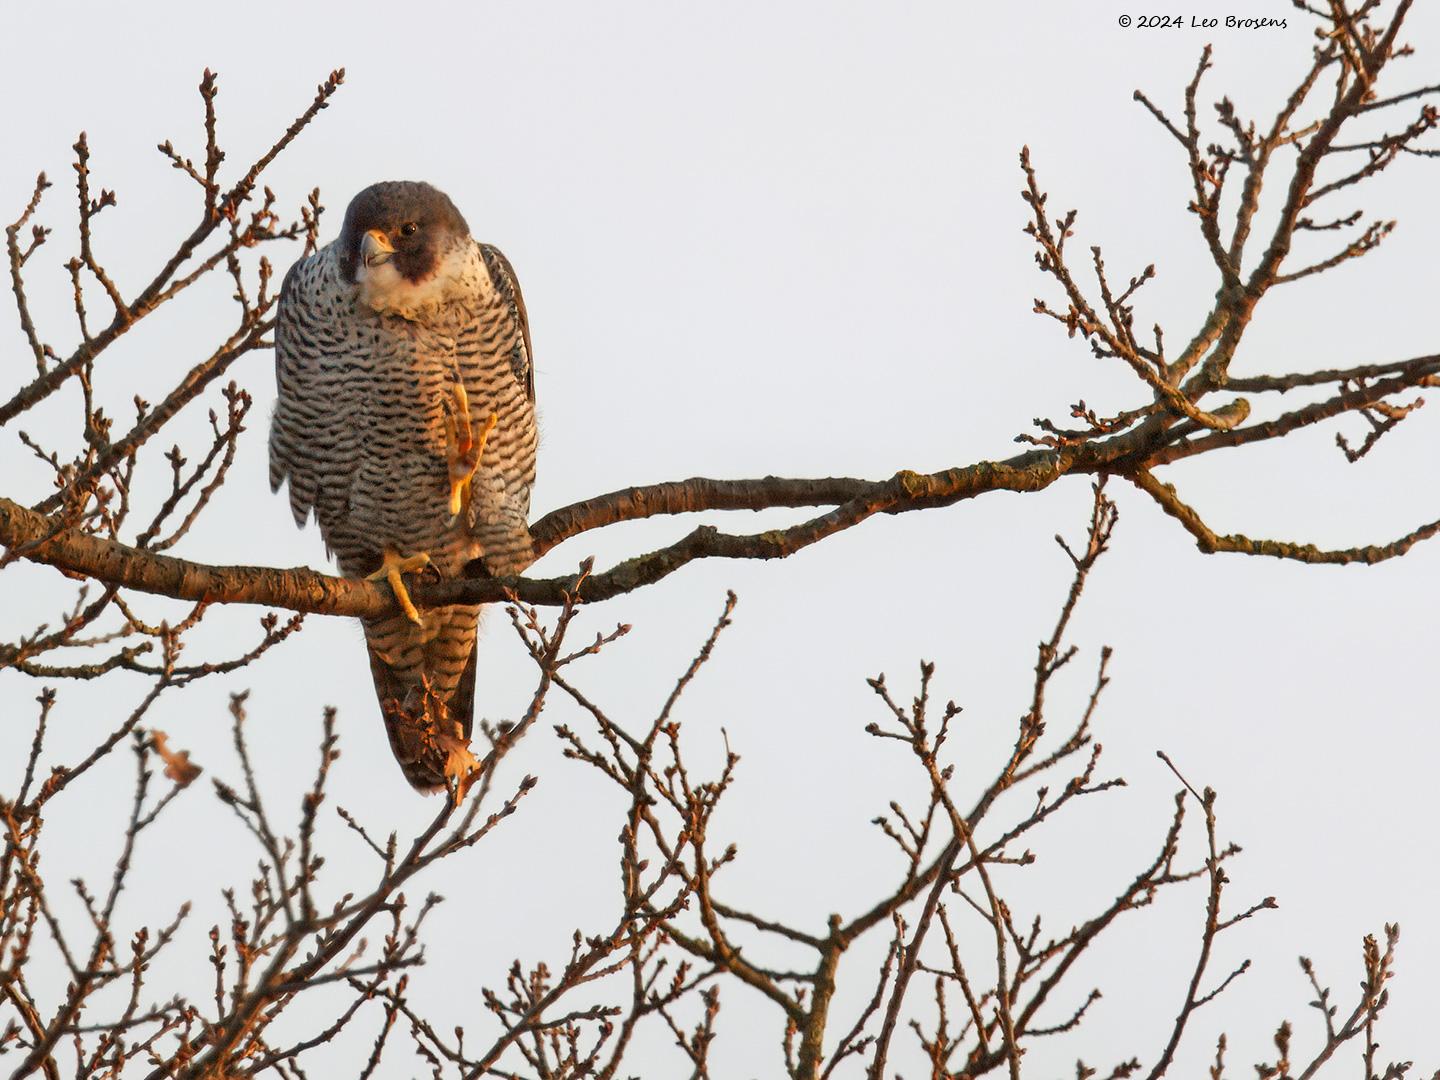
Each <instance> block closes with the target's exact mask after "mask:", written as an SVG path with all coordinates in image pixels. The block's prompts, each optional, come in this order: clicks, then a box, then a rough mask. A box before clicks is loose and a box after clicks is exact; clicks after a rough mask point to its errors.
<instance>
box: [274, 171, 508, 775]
mask: <svg viewBox="0 0 1440 1080" xmlns="http://www.w3.org/2000/svg"><path fill="white" fill-rule="evenodd" d="M275 378H276V383H277V386H278V401H277V403H276V406H275V413H274V416H273V418H272V420H271V424H270V486H271V488H272V489H273V490H279V487H280V485H281V484H282V483H284V482H288V483H289V485H290V508H291V510H292V512H293V513H294V515H295V521H296V523H297V524H299V525H302V526H303V525H304V524H305V521H306V518H307V516H308V515H310V514H314V516H315V518H316V520H317V521H318V522H319V525H320V535H321V536H322V537H323V538H324V540H325V546H326V548H327V549H328V550H329V551H330V552H331V553H332V554H333V555H334V556H335V559H336V561H337V562H338V564H339V566H340V570H341V572H342V573H343V574H345V575H346V576H349V577H361V576H363V577H366V578H369V579H370V580H372V581H374V580H383V581H386V582H388V583H389V585H390V587H391V588H392V589H393V590H394V593H395V597H396V600H397V601H398V604H399V608H400V610H399V611H398V612H397V613H396V614H394V615H391V616H388V617H385V618H380V619H367V620H364V626H365V643H366V646H367V648H368V649H369V653H370V672H371V674H372V675H373V676H374V680H375V692H376V694H377V695H378V696H379V698H380V710H381V713H382V714H383V716H384V719H385V729H386V732H387V734H388V735H389V737H390V748H391V749H392V750H393V751H394V753H395V758H396V760H397V761H399V763H400V768H401V769H402V770H403V771H404V773H405V776H406V778H407V779H408V780H409V781H410V783H411V784H413V785H414V786H415V787H416V788H418V789H420V790H422V791H434V790H437V789H439V788H442V787H444V786H446V783H447V778H451V777H453V778H456V780H457V781H458V782H459V783H460V784H461V785H462V787H461V788H460V790H463V784H464V782H465V779H466V777H467V776H468V775H469V773H470V771H471V770H472V769H473V768H474V766H475V759H474V757H472V756H471V754H470V751H469V743H470V731H471V723H472V714H473V711H474V699H475V636H476V629H477V622H478V619H479V613H480V608H479V606H478V605H475V604H459V605H455V606H451V607H440V608H432V609H429V610H426V611H423V612H422V611H418V610H416V608H415V605H414V604H413V603H412V601H411V599H410V595H409V593H408V591H407V590H406V586H405V582H404V578H403V576H402V575H405V574H418V573H421V572H422V571H423V572H426V573H432V574H438V575H439V577H441V578H442V579H443V578H454V577H459V576H463V575H466V574H469V575H472V576H473V575H474V574H475V573H477V572H479V573H482V574H489V575H496V576H499V575H505V574H516V573H519V572H521V571H522V570H524V569H525V567H526V566H528V565H529V564H530V562H531V560H532V558H533V549H532V545H531V539H530V530H529V527H528V525H527V520H528V517H529V510H530V488H531V486H532V485H533V484H534V482H535V444H536V427H535V381H534V370H533V367H532V364H531V352H530V330H529V326H528V324H527V321H526V316H525V303H524V301H523V300H522V299H521V296H520V288H519V285H518V284H517V283H516V281H515V273H514V271H513V270H512V269H511V267H510V263H509V262H508V261H507V260H506V258H505V256H504V255H502V254H500V252H499V251H498V250H496V249H495V248H493V247H491V246H490V245H488V244H481V243H478V242H476V241H475V240H474V239H472V238H471V236H470V229H469V226H467V225H466V223H465V219H464V218H463V217H462V216H461V215H460V212H459V211H458V210H457V209H456V208H455V205H454V203H452V202H451V201H450V200H449V199H448V198H447V197H446V196H445V195H444V194H442V193H441V192H440V191H438V190H436V189H435V188H433V187H431V186H430V185H429V184H424V183H417V182H412V181H389V182H385V183H379V184H374V185H372V186H370V187H368V188H366V189H365V190H364V191H362V192H360V194H358V195H356V196H355V198H354V199H353V200H352V201H351V203H350V206H349V207H348V208H347V209H346V211H345V222H344V225H343V226H342V227H341V230H340V235H339V237H338V238H337V239H336V240H334V241H333V242H332V243H330V244H328V245H327V246H325V247H323V248H321V249H320V250H319V251H317V252H315V253H314V254H313V255H311V256H309V257H308V258H305V259H302V260H300V261H299V262H297V263H296V264H295V265H294V266H293V267H291V269H290V272H289V273H288V274H287V275H286V276H285V283H284V285H283V287H282V288H281V290H280V306H279V312H278V315H277V318H276V326H275Z"/></svg>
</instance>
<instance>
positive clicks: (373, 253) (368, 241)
mask: <svg viewBox="0 0 1440 1080" xmlns="http://www.w3.org/2000/svg"><path fill="white" fill-rule="evenodd" d="M394 254H395V246H394V245H393V244H391V243H390V238H389V237H387V236H386V235H385V234H384V233H383V232H381V231H380V230H379V229H371V230H370V231H369V232H367V233H366V234H365V235H364V236H362V237H361V238H360V261H361V262H363V263H364V264H365V265H366V266H367V267H369V266H379V265H380V264H381V263H387V262H389V261H390V258H391V256H393V255H394Z"/></svg>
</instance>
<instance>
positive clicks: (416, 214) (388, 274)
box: [339, 180, 471, 318]
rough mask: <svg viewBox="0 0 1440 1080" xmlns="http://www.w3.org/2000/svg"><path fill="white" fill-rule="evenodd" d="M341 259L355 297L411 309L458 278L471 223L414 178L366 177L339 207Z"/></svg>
mask: <svg viewBox="0 0 1440 1080" xmlns="http://www.w3.org/2000/svg"><path fill="white" fill-rule="evenodd" d="M339 245H340V261H341V270H342V272H343V273H344V275H345V277H346V278H347V279H348V280H349V281H351V282H354V284H355V285H356V287H357V288H358V290H359V296H360V299H361V300H362V301H363V302H364V303H366V304H368V305H369V306H370V307H372V308H374V309H375V310H376V311H381V312H389V313H392V314H398V315H403V316H405V317H407V318H412V317H414V315H415V313H416V312H418V311H420V310H421V309H423V308H424V307H426V306H428V305H434V304H438V303H443V302H444V301H445V300H446V299H447V298H448V296H449V295H450V294H451V292H452V291H453V290H455V289H456V288H457V287H459V286H460V284H461V282H460V278H461V276H462V275H463V273H464V270H465V268H466V265H467V261H468V260H467V258H466V254H467V252H468V249H469V247H470V246H471V245H470V227H469V226H468V225H466V224H465V219H464V218H463V217H461V215H460V211H459V210H457V209H455V204H454V203H452V202H451V201H450V199H449V198H448V197H447V196H446V195H445V193H444V192H442V191H439V190H437V189H436V188H433V187H431V186H430V185H429V184H425V183H420V182H418V181H414V180H387V181H384V182H383V183H379V184H371V185H370V186H369V187H367V188H366V189H365V190H364V191H362V192H360V194H358V195H356V196H355V198H353V199H351V200H350V205H349V206H348V207H346V209H345V224H344V225H343V226H341V229H340V240H339Z"/></svg>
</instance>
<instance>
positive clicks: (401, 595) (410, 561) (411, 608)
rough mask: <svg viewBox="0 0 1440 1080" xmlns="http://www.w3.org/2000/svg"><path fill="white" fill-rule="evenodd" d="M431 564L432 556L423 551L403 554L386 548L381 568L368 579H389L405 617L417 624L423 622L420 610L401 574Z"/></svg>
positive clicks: (369, 575) (368, 575)
mask: <svg viewBox="0 0 1440 1080" xmlns="http://www.w3.org/2000/svg"><path fill="white" fill-rule="evenodd" d="M429 565H430V556H429V555H426V554H425V553H424V552H423V551H422V552H421V553H420V554H419V555H410V556H408V557H407V556H402V555H401V554H400V553H399V552H398V551H396V550H395V549H394V548H392V547H387V548H386V549H385V555H384V558H383V560H382V561H381V563H380V569H379V570H376V571H375V572H374V573H373V574H367V575H366V577H365V580H366V581H388V582H389V583H390V589H391V591H392V592H394V593H395V599H396V600H397V601H398V602H399V604H400V610H401V611H403V612H405V617H406V618H407V619H409V620H410V621H411V622H413V623H415V624H416V625H417V626H418V625H420V624H421V619H420V612H419V611H417V610H416V609H415V604H414V602H413V601H412V600H411V599H410V593H409V590H407V589H406V588H405V582H404V581H403V580H402V579H401V577H400V575H401V574H413V573H417V572H418V571H420V570H424V569H425V567H427V566H429Z"/></svg>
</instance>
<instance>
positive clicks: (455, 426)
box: [445, 382, 500, 520]
mask: <svg viewBox="0 0 1440 1080" xmlns="http://www.w3.org/2000/svg"><path fill="white" fill-rule="evenodd" d="M499 421H500V417H499V416H498V415H497V414H495V413H493V412H492V413H491V414H490V416H489V418H488V419H487V420H486V421H485V424H484V426H483V427H482V428H481V429H480V434H479V435H478V436H477V435H476V434H475V431H474V427H473V425H472V424H471V421H470V398H469V395H467V394H466V393H465V387H464V385H463V384H461V383H458V382H457V383H456V384H455V389H454V401H453V403H452V408H451V409H450V410H449V411H447V412H446V414H445V441H446V444H447V446H448V447H449V451H450V453H449V461H450V517H451V519H452V520H453V519H454V518H456V517H458V516H459V514H460V511H461V509H462V508H463V507H464V506H465V505H466V503H467V502H469V499H470V487H471V481H472V480H474V478H475V470H476V469H478V468H480V458H481V455H483V454H484V453H485V442H486V440H487V439H489V438H490V432H492V431H494V430H495V425H496V424H497V423H499Z"/></svg>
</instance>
